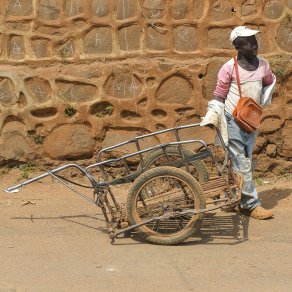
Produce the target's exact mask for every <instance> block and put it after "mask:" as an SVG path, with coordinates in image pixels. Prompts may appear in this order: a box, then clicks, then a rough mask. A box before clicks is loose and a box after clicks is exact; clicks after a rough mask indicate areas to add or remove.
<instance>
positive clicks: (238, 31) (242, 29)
mask: <svg viewBox="0 0 292 292" xmlns="http://www.w3.org/2000/svg"><path fill="white" fill-rule="evenodd" d="M258 32H260V31H259V30H254V29H250V28H248V27H247V26H237V27H236V28H234V29H233V30H232V32H231V34H230V42H231V43H233V41H234V40H235V39H236V38H237V37H248V36H252V35H255V34H257V33H258Z"/></svg>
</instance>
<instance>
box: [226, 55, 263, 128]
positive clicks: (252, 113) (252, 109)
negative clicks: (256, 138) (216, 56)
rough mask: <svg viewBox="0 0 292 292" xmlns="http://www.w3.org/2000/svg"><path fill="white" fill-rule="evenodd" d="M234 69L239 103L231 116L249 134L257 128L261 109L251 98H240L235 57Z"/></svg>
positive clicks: (235, 59) (261, 113)
mask: <svg viewBox="0 0 292 292" xmlns="http://www.w3.org/2000/svg"><path fill="white" fill-rule="evenodd" d="M234 67H235V75H236V80H237V86H238V91H239V101H238V104H237V105H236V107H235V109H234V111H233V114H232V115H233V117H234V118H235V120H236V122H237V124H238V125H239V126H240V127H241V128H242V129H243V130H244V131H246V132H247V133H251V132H254V131H255V130H257V129H258V128H259V126H260V122H261V119H262V115H263V109H262V107H261V106H260V105H259V104H258V103H257V102H256V101H255V100H254V99H253V98H251V97H243V96H242V94H241V86H240V80H239V73H238V62H237V58H236V57H234Z"/></svg>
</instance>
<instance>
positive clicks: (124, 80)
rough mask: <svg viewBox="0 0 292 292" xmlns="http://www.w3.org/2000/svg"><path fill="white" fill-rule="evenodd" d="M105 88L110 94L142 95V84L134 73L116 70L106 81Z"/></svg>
mask: <svg viewBox="0 0 292 292" xmlns="http://www.w3.org/2000/svg"><path fill="white" fill-rule="evenodd" d="M104 90H105V92H106V93H107V94H108V95H109V96H114V97H118V98H133V97H136V96H138V95H140V93H141V91H142V84H141V81H140V80H139V79H138V78H137V77H136V76H135V75H134V74H130V73H127V72H121V71H115V72H114V74H112V75H110V76H109V78H108V79H107V81H106V82H105V84H104Z"/></svg>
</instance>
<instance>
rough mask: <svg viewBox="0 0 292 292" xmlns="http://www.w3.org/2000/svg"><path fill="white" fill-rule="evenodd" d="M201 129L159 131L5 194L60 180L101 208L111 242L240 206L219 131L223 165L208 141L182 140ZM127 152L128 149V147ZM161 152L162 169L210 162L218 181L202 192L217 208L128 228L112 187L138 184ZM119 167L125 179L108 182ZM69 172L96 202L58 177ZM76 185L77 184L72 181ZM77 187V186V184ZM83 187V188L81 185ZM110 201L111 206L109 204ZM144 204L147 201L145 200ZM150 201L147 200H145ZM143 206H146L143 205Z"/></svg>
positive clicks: (237, 184) (238, 189) (190, 211)
mask: <svg viewBox="0 0 292 292" xmlns="http://www.w3.org/2000/svg"><path fill="white" fill-rule="evenodd" d="M196 127H199V124H190V125H185V126H179V127H174V128H170V129H165V130H162V131H157V132H154V133H150V134H146V135H141V136H137V137H134V138H133V139H130V140H128V141H125V142H122V143H119V144H116V145H113V146H111V147H107V148H104V149H102V150H100V151H99V153H98V154H97V163H94V164H91V165H89V166H87V167H82V166H80V165H78V164H72V163H71V164H67V165H64V166H61V167H59V168H56V169H53V170H51V171H48V172H46V173H44V174H42V175H39V176H37V177H35V178H33V179H30V180H27V181H25V182H22V183H20V184H17V185H15V186H12V187H9V188H7V189H6V190H5V191H6V192H9V193H11V192H15V191H17V190H18V189H19V188H21V187H23V186H26V185H28V184H30V183H33V182H35V181H37V180H40V179H42V178H44V177H46V176H52V177H53V178H54V179H56V180H58V181H59V182H60V183H62V184H63V185H65V186H66V187H68V188H69V189H70V190H72V191H73V192H75V193H76V194H77V195H78V196H80V197H82V198H84V199H86V200H87V201H89V202H90V203H93V204H95V205H96V206H98V207H99V208H101V210H102V212H103V215H104V218H105V220H106V222H107V227H108V233H109V236H110V238H111V239H114V238H116V237H117V236H118V235H120V234H123V233H125V232H128V231H131V230H134V229H136V228H137V227H139V226H142V225H145V224H147V223H149V222H153V221H159V220H165V219H166V218H172V217H175V216H182V215H184V216H194V215H196V214H201V213H206V212H210V211H214V210H217V209H222V208H224V207H232V206H235V205H236V204H238V202H239V200H240V193H241V182H240V181H239V180H238V179H237V177H236V175H235V174H234V173H233V171H232V168H231V167H230V163H229V157H228V151H227V148H226V146H225V145H224V143H223V139H222V137H221V135H220V132H219V131H218V130H217V129H216V128H215V129H216V131H217V134H218V136H219V139H220V140H221V142H222V147H223V151H224V159H223V162H221V164H220V163H219V162H218V161H217V159H216V157H215V155H214V153H213V152H212V150H211V148H210V147H209V146H208V145H207V144H206V143H205V141H203V140H200V139H189V140H182V139H181V135H180V132H181V131H182V130H183V129H188V128H194V129H195V128H196ZM165 133H169V134H173V136H174V140H175V141H170V142H168V143H161V144H157V145H155V146H151V147H148V148H142V146H141V143H140V141H141V140H142V139H143V140H145V139H147V138H151V137H159V136H160V135H162V134H165ZM130 145H134V147H135V148H136V151H133V152H131V153H126V154H124V155H121V156H120V157H117V158H111V159H104V158H103V157H104V156H106V155H105V154H108V153H111V152H112V151H119V150H120V149H121V147H123V146H129V147H130ZM190 145H193V146H194V145H195V146H196V147H194V148H200V149H201V151H200V152H198V153H194V154H193V155H191V156H186V155H185V154H184V151H183V149H184V147H187V146H190ZM169 147H177V148H178V150H179V153H181V158H178V159H176V160H171V159H169V157H168V153H167V150H168V148H169ZM127 148H128V147H127ZM157 149H161V150H162V151H163V153H165V156H166V160H167V161H166V162H164V163H163V165H168V166H172V167H183V166H184V167H185V168H186V169H187V171H188V172H190V170H189V165H190V163H192V162H194V161H200V160H202V161H204V159H210V160H211V163H212V166H213V167H214V168H215V169H216V175H215V177H212V178H210V179H209V180H208V181H207V182H203V183H201V184H200V185H201V188H202V191H203V194H204V196H205V198H206V199H207V204H208V205H209V204H214V207H210V208H206V209H200V210H194V209H188V210H182V211H167V212H165V213H164V214H162V215H161V216H154V217H153V218H151V219H149V220H145V221H143V222H140V223H139V224H134V225H131V226H128V225H129V223H128V222H127V214H126V207H125V205H124V204H119V203H118V202H117V201H116V198H115V195H114V193H113V192H112V189H111V186H112V185H118V184H123V183H131V182H133V181H135V180H136V179H137V178H138V177H139V176H140V175H141V174H142V173H143V172H145V171H146V170H147V169H146V168H145V164H144V160H145V157H146V156H147V155H149V154H150V152H151V151H154V150H157ZM129 159H137V160H138V161H140V163H139V165H138V167H136V169H134V170H132V167H133V166H131V167H130V165H129V162H128V161H129ZM116 165H118V167H119V168H123V169H124V172H125V173H126V175H123V176H122V177H118V178H113V179H109V178H110V175H109V173H108V171H107V168H113V169H114V168H115V167H116ZM68 168H76V169H77V170H78V171H80V172H81V173H82V174H83V175H84V176H85V177H86V178H87V179H88V180H89V182H90V183H91V188H92V190H93V198H90V197H88V196H87V195H85V194H83V193H81V192H80V191H79V190H77V189H75V188H74V187H72V185H69V184H68V183H67V181H68V179H65V178H63V177H62V176H60V175H59V174H58V173H59V172H60V171H63V170H66V169H68ZM93 170H98V171H99V174H100V175H101V177H96V175H93V174H92V172H93ZM71 183H73V184H74V182H72V181H71ZM77 185H78V184H77ZM79 186H80V185H79ZM109 199H111V202H110V200H109ZM143 201H144V200H143ZM146 201H147V200H146ZM143 204H145V203H144V202H143Z"/></svg>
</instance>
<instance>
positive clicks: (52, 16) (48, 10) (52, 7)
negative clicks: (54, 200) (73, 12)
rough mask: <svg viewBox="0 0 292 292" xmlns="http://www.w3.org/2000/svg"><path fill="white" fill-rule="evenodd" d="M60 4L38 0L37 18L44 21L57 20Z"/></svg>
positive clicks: (55, 1) (56, 1)
mask: <svg viewBox="0 0 292 292" xmlns="http://www.w3.org/2000/svg"><path fill="white" fill-rule="evenodd" d="M61 4H62V3H61V2H60V1H58V0H39V5H38V17H39V18H41V19H44V20H56V19H58V18H59V16H60V9H61V7H60V6H61Z"/></svg>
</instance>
